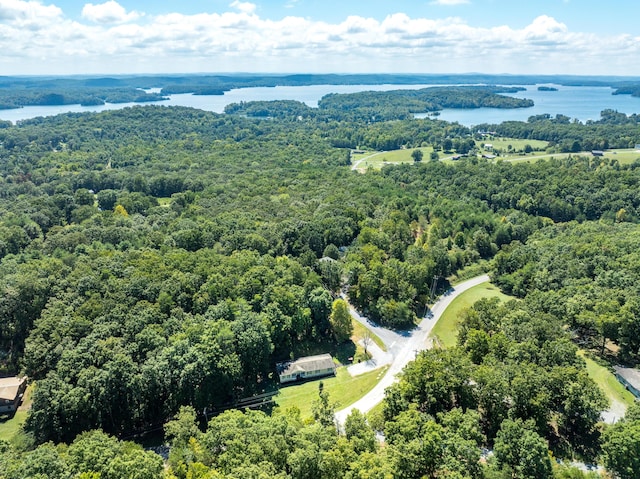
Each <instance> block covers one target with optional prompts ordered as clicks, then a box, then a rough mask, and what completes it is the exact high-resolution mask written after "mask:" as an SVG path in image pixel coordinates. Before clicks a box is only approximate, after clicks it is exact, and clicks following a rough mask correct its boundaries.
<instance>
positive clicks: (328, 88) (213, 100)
mask: <svg viewBox="0 0 640 479" xmlns="http://www.w3.org/2000/svg"><path fill="white" fill-rule="evenodd" d="M427 86H435V85H310V86H276V87H253V88H237V89H234V90H230V91H227V92H225V93H224V95H192V94H190V93H184V94H177V95H168V96H169V99H168V100H165V101H152V102H148V103H107V104H105V105H97V106H81V105H56V106H25V107H24V108H17V109H14V110H0V120H10V121H12V122H14V123H15V122H16V121H20V120H26V119H28V118H36V117H38V116H51V115H58V114H60V113H67V112H86V111H93V112H97V111H105V110H117V109H120V108H126V107H130V106H135V105H165V106H190V107H193V108H199V109H201V110H206V111H213V112H216V113H222V112H223V111H224V107H225V106H227V105H228V104H230V103H238V102H241V101H270V100H298V101H302V102H304V103H306V104H307V105H309V106H310V107H313V108H315V107H317V106H318V101H319V100H320V99H321V98H322V97H323V96H325V95H327V94H328V93H355V92H359V91H365V90H374V91H389V90H412V89H417V88H425V87H427ZM147 91H150V92H151V91H153V92H158V91H159V90H157V89H150V90H147Z"/></svg>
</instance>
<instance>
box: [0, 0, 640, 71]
mask: <svg viewBox="0 0 640 479" xmlns="http://www.w3.org/2000/svg"><path fill="white" fill-rule="evenodd" d="M90 5H91V4H87V5H86V6H85V10H84V11H83V21H81V22H74V21H72V20H70V19H69V18H67V17H65V16H64V15H63V13H62V12H61V10H60V9H59V8H57V7H55V6H43V5H42V4H40V3H37V2H32V1H20V0H0V51H2V52H3V54H2V55H1V56H0V71H2V72H3V74H16V73H132V72H133V73H136V72H140V73H143V72H165V73H171V72H177V73H180V72H195V71H197V72H216V71H218V72H224V71H261V72H294V71H297V72H385V71H387V72H397V71H402V72H425V73H437V72H451V73H455V72H470V71H481V72H487V73H549V74H551V73H583V74H587V73H601V68H602V65H606V66H607V73H608V74H621V75H629V74H636V75H639V74H640V38H638V36H637V35H628V34H627V35H625V34H621V35H616V36H606V35H596V34H585V33H580V32H572V31H570V29H569V28H568V27H567V26H566V25H565V24H563V23H561V22H559V21H557V20H556V19H554V18H552V17H549V16H544V15H543V16H540V17H538V18H535V19H533V20H532V21H531V22H530V24H529V25H527V26H525V27H524V28H519V29H515V28H512V27H509V26H496V27H493V28H481V27H476V26H474V25H473V24H469V23H468V22H466V21H464V20H462V19H460V18H455V17H451V18H446V19H430V18H415V17H410V16H409V15H406V14H404V13H396V14H393V15H389V16H387V17H386V18H384V19H382V20H378V19H375V18H367V17H362V16H349V17H346V18H345V19H344V20H342V21H340V22H325V21H315V20H311V19H309V18H303V17H299V16H287V17H284V18H281V19H276V20H272V19H267V18H262V17H260V16H259V15H258V14H257V13H256V7H255V5H254V4H252V3H248V2H237V1H236V2H234V3H232V4H231V5H230V11H227V12H222V13H200V14H195V15H185V14H181V13H171V14H167V15H158V16H149V15H147V16H145V17H144V21H142V19H140V18H139V17H138V19H137V20H136V18H135V17H134V15H137V14H136V13H135V12H127V11H126V10H125V9H124V8H122V7H121V6H120V5H119V4H117V3H116V2H113V1H112V2H107V3H103V4H101V5H91V7H89V6H90Z"/></svg>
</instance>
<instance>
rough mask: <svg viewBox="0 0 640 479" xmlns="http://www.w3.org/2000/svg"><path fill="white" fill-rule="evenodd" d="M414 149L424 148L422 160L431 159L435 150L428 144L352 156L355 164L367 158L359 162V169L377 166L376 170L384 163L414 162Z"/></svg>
mask: <svg viewBox="0 0 640 479" xmlns="http://www.w3.org/2000/svg"><path fill="white" fill-rule="evenodd" d="M413 150H422V161H423V162H427V161H430V155H431V152H432V151H433V148H432V147H430V146H426V147H422V148H407V149H405V150H392V151H380V152H376V151H370V152H367V153H365V154H357V155H353V156H352V158H351V163H352V164H355V163H356V162H357V161H358V160H360V159H362V158H366V159H365V160H364V161H362V162H361V163H359V164H358V169H364V170H366V169H367V168H375V169H376V170H379V169H381V168H382V167H383V166H384V165H388V164H393V165H399V164H401V163H414V161H413V158H411V153H412V152H413ZM440 154H441V152H440ZM441 156H442V154H441Z"/></svg>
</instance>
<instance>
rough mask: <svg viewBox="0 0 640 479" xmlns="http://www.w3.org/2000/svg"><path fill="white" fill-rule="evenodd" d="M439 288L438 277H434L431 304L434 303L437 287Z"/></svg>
mask: <svg viewBox="0 0 640 479" xmlns="http://www.w3.org/2000/svg"><path fill="white" fill-rule="evenodd" d="M437 286H438V276H434V277H433V281H432V282H431V300H430V301H431V303H433V295H434V294H435V292H436V287H437Z"/></svg>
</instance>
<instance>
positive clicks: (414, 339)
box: [336, 274, 489, 426]
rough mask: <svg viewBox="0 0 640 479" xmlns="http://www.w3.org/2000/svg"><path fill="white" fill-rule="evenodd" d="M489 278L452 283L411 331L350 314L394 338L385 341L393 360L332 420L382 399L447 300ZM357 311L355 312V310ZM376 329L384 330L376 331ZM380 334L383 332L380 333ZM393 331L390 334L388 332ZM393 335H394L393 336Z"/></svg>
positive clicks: (366, 408)
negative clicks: (371, 385) (368, 388)
mask: <svg viewBox="0 0 640 479" xmlns="http://www.w3.org/2000/svg"><path fill="white" fill-rule="evenodd" d="M486 281H489V276H488V275H486V274H485V275H482V276H476V277H475V278H472V279H470V280H467V281H464V282H462V283H460V284H458V285H457V286H456V287H454V288H453V289H452V290H451V291H450V292H449V293H447V294H446V295H444V296H442V297H441V298H440V299H439V300H438V301H437V302H436V304H434V305H433V308H431V312H432V313H433V316H432V317H430V318H425V319H423V320H422V322H421V323H420V325H419V326H418V327H417V328H415V329H414V330H412V331H408V332H407V333H406V336H405V335H402V334H398V333H396V332H394V331H390V330H387V329H385V328H380V327H379V326H377V327H372V326H373V325H371V323H369V321H367V320H366V319H365V318H362V317H361V316H360V315H354V317H355V318H356V319H357V320H358V321H360V322H361V323H363V324H365V326H367V327H369V328H371V329H372V330H374V331H375V332H376V334H378V336H380V338H381V339H382V340H383V341H384V342H385V344H387V341H394V340H395V343H392V344H393V346H391V347H390V345H387V349H388V350H389V352H391V354H393V362H392V363H391V366H389V370H388V371H387V373H386V374H385V375H384V376H383V377H382V379H381V380H380V382H379V383H378V384H376V385H375V387H374V388H373V389H372V390H371V391H369V393H367V394H366V395H365V396H364V397H363V398H361V399H360V400H358V401H356V402H355V403H353V404H352V405H351V406H349V407H346V408H344V409H342V410H340V411H338V412H336V420H337V421H338V424H339V425H340V426H342V425H343V424H344V421H345V419H346V418H347V416H348V415H349V414H350V413H351V411H352V410H353V409H359V410H360V411H361V412H363V413H366V412H368V411H370V410H371V409H373V407H374V406H376V405H377V404H378V403H380V402H382V400H383V399H384V391H385V389H387V388H388V387H389V386H391V384H393V383H394V382H395V381H397V375H398V373H399V372H401V371H402V369H403V368H404V367H405V366H406V365H407V364H408V363H409V361H411V360H413V359H414V358H415V356H416V353H417V352H418V351H422V350H423V349H427V347H428V345H427V338H428V336H429V333H431V330H432V329H433V327H434V326H435V324H436V322H437V321H438V319H440V316H441V315H442V313H443V312H444V310H445V309H447V307H448V306H449V305H450V304H451V302H452V301H453V300H454V299H455V298H456V297H457V296H458V295H459V294H460V293H463V292H464V291H466V290H468V289H470V288H473V287H474V286H477V285H479V284H481V283H484V282H486ZM356 314H357V313H356ZM380 330H384V332H383V331H380ZM381 333H382V334H384V336H383V335H382V334H381ZM390 333H393V334H390ZM394 335H395V336H394Z"/></svg>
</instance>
